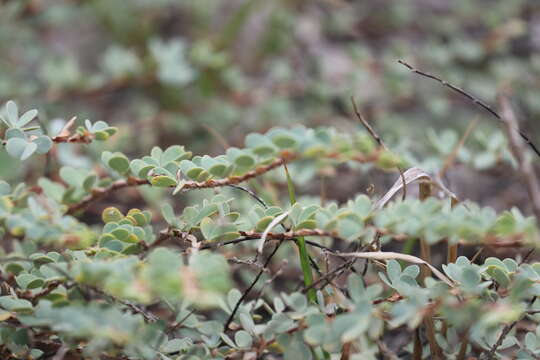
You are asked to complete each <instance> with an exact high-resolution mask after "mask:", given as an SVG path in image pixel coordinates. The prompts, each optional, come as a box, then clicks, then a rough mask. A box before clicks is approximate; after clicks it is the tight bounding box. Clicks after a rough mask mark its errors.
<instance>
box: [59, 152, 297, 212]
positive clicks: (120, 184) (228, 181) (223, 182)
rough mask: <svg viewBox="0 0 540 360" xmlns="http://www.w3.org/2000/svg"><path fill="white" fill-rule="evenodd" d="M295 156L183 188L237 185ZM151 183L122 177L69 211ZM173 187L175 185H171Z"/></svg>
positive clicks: (286, 156)
mask: <svg viewBox="0 0 540 360" xmlns="http://www.w3.org/2000/svg"><path fill="white" fill-rule="evenodd" d="M295 158H296V155H295V154H293V153H290V152H283V153H282V154H281V157H279V158H277V159H276V160H274V161H273V162H271V163H270V164H268V165H265V166H261V167H258V168H256V169H254V170H251V171H248V172H247V173H245V174H244V175H241V176H231V177H228V178H225V179H219V180H214V179H210V180H207V181H203V182H197V181H187V182H186V183H185V184H184V186H183V188H182V189H183V190H193V189H208V188H215V187H222V186H230V185H237V184H239V183H242V182H244V181H247V180H249V179H252V178H255V177H257V176H260V175H262V174H265V173H267V172H269V171H270V170H273V169H275V168H277V167H279V166H281V165H283V164H284V163H286V162H288V161H292V160H293V159H295ZM149 184H150V181H149V180H147V179H138V178H133V177H130V178H128V179H125V180H124V179H122V180H118V181H115V182H114V183H112V184H111V185H109V186H108V187H106V188H97V189H92V193H91V194H90V195H88V196H86V197H85V198H83V199H82V200H81V201H79V202H77V203H75V204H73V205H71V206H70V207H69V209H68V211H67V213H68V214H74V213H76V212H77V211H79V210H81V209H84V208H85V207H86V206H88V205H89V204H90V203H91V202H93V201H95V200H97V199H99V198H102V197H104V196H107V195H109V194H111V193H112V192H114V191H116V190H120V189H123V188H126V187H131V186H140V185H149ZM171 187H174V185H173V186H171Z"/></svg>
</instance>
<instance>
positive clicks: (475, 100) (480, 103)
mask: <svg viewBox="0 0 540 360" xmlns="http://www.w3.org/2000/svg"><path fill="white" fill-rule="evenodd" d="M398 63H400V64H401V65H403V66H405V67H406V68H408V69H409V70H410V71H411V72H413V73H415V74H418V75H420V76H423V77H426V78H428V79H432V80H435V81H438V82H439V83H441V84H442V85H443V86H446V87H447V88H449V89H450V90H452V91H454V92H456V93H458V94H460V95H461V96H464V97H465V98H467V99H469V100H470V101H472V102H473V103H474V104H476V105H477V106H479V107H480V108H482V109H484V110H485V111H487V112H488V113H489V114H491V115H492V116H493V117H494V118H496V119H498V120H499V121H501V122H503V119H502V117H501V115H499V113H498V112H496V111H495V110H493V108H492V107H490V106H489V105H487V104H486V103H484V102H483V101H481V100H479V99H478V98H476V97H475V96H473V95H471V94H470V93H468V92H467V91H465V90H463V89H461V88H460V87H457V86H455V85H453V84H450V83H448V82H446V81H445V80H443V79H441V78H440V77H438V76H437V75H433V74H430V73H427V72H424V71H421V70H418V69H416V68H414V67H413V66H411V65H409V64H408V63H406V62H405V61H403V60H398ZM512 130H513V131H516V132H518V133H519V135H520V136H521V137H522V138H523V140H525V142H526V143H527V144H528V145H529V147H530V148H531V149H532V150H533V151H534V152H535V153H536V155H538V156H539V157H540V150H538V148H537V147H536V145H534V143H533V142H532V141H531V140H530V139H529V137H528V136H527V135H525V134H524V133H523V132H522V131H521V130H519V129H516V128H514V129H512Z"/></svg>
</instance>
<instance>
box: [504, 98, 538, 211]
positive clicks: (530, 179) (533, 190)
mask: <svg viewBox="0 0 540 360" xmlns="http://www.w3.org/2000/svg"><path fill="white" fill-rule="evenodd" d="M499 104H500V107H501V114H502V121H503V122H504V124H505V128H506V136H507V138H508V143H509V145H510V151H511V152H512V155H514V158H515V159H516V161H517V163H518V168H519V172H520V173H521V175H522V176H523V179H524V181H525V183H526V185H527V191H528V193H529V198H530V200H531V205H532V208H533V211H534V215H535V216H536V219H537V220H538V221H540V185H539V184H540V183H539V182H538V177H537V176H536V173H535V172H534V169H533V167H532V165H531V162H530V161H529V159H528V158H527V153H526V151H525V144H524V143H523V141H522V140H521V139H520V138H519V137H518V136H516V132H515V131H513V130H514V129H518V131H519V125H518V122H517V119H516V115H515V113H514V111H513V110H512V106H511V105H510V102H509V101H508V98H507V97H506V96H503V95H501V96H499Z"/></svg>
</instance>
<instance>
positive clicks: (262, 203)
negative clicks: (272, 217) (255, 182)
mask: <svg viewBox="0 0 540 360" xmlns="http://www.w3.org/2000/svg"><path fill="white" fill-rule="evenodd" d="M228 186H229V187H232V188H235V189H238V190H242V191H243V192H245V193H247V194H249V195H250V196H251V197H252V198H254V199H255V200H256V201H257V202H258V203H259V204H261V205H262V206H263V207H264V208H267V207H268V205H267V204H266V202H264V200H263V199H262V198H261V197H260V196H259V195H257V194H255V193H254V192H253V191H252V190H250V189H248V188H246V187H243V186H240V185H236V184H230V185H228Z"/></svg>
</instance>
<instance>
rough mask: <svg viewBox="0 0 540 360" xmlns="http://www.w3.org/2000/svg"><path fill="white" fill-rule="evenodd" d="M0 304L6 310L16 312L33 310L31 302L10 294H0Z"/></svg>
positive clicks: (24, 312)
mask: <svg viewBox="0 0 540 360" xmlns="http://www.w3.org/2000/svg"><path fill="white" fill-rule="evenodd" d="M0 306H1V307H3V308H4V309H6V310H8V311H13V312H16V313H22V314H26V313H31V312H32V311H33V307H32V303H31V302H30V301H28V300H23V299H17V298H14V297H12V296H0Z"/></svg>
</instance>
